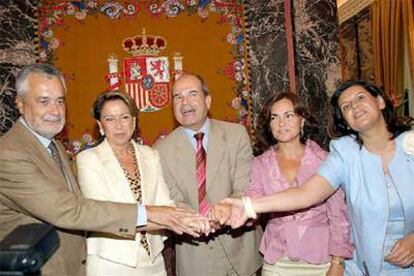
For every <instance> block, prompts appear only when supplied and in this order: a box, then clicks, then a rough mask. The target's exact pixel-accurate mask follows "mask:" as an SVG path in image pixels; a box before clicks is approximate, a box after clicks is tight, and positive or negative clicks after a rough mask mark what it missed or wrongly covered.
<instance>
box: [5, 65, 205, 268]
mask: <svg viewBox="0 0 414 276" xmlns="http://www.w3.org/2000/svg"><path fill="white" fill-rule="evenodd" d="M16 91H17V99H16V104H17V107H18V109H19V111H20V113H21V115H22V116H21V118H20V119H19V121H18V122H17V123H16V124H15V125H14V126H13V127H12V129H11V130H10V131H9V132H8V133H6V134H4V135H3V136H2V137H1V138H0V221H1V224H0V240H2V239H3V238H4V236H5V235H7V234H8V233H10V232H11V231H12V230H13V229H14V228H16V227H17V226H18V225H22V224H28V223H41V222H47V223H50V224H52V225H54V226H56V227H57V230H58V234H59V238H60V243H61V244H60V248H59V249H58V251H57V252H56V253H55V254H54V255H53V256H52V258H51V259H50V260H49V261H48V262H47V263H46V264H45V266H44V267H43V269H42V274H43V275H83V274H84V273H85V272H84V267H85V266H84V265H81V264H82V262H84V261H83V260H84V259H85V239H84V230H87V231H95V232H105V233H109V234H112V235H116V236H119V237H120V238H125V239H128V238H129V239H132V238H134V236H135V233H136V231H137V227H138V230H148V229H159V228H167V229H171V230H173V231H175V232H177V233H179V234H180V233H183V232H187V233H190V234H192V235H195V236H198V234H197V233H196V232H197V231H202V230H208V229H206V228H208V227H207V226H206V225H207V221H206V220H203V219H202V218H201V217H200V216H199V215H195V214H193V213H192V212H190V211H188V210H184V209H179V208H175V207H163V206H143V205H135V204H121V203H111V202H104V201H94V200H87V199H84V198H82V196H81V194H80V191H79V187H78V183H77V181H76V179H75V178H74V176H73V174H72V172H71V170H70V167H69V162H68V159H67V156H66V154H65V151H64V148H63V146H62V145H61V144H60V143H59V142H58V141H55V140H54V139H53V137H54V136H55V135H56V134H58V133H59V132H60V131H61V130H62V128H63V126H64V124H65V94H66V86H65V82H64V79H63V76H62V74H61V73H60V72H59V71H58V70H56V69H55V68H53V67H52V66H50V65H47V64H34V65H29V66H26V67H25V68H23V69H22V70H21V71H20V72H19V74H18V76H17V79H16ZM114 184H115V183H114Z"/></svg>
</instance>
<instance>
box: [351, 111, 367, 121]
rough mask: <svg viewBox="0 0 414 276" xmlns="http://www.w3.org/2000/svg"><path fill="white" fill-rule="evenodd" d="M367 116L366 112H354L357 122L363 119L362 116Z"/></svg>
mask: <svg viewBox="0 0 414 276" xmlns="http://www.w3.org/2000/svg"><path fill="white" fill-rule="evenodd" d="M365 114H366V112H365V111H364V110H360V111H358V112H354V119H355V120H357V119H359V118H361V117H362V116H364V115H365Z"/></svg>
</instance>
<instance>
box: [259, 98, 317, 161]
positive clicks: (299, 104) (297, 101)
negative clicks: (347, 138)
mask: <svg viewBox="0 0 414 276" xmlns="http://www.w3.org/2000/svg"><path fill="white" fill-rule="evenodd" d="M283 99H287V100H289V101H291V102H292V105H293V111H294V112H295V114H297V115H299V116H301V117H302V118H304V119H305V124H304V126H303V135H301V137H300V141H301V143H303V144H304V143H305V142H306V140H307V139H309V138H312V139H316V138H317V134H318V133H319V132H320V130H319V128H318V126H317V124H316V120H315V118H314V117H313V116H312V115H311V114H310V112H309V110H308V108H307V107H306V105H305V103H304V101H303V100H302V99H301V98H300V97H299V96H298V95H297V94H294V93H291V92H284V91H280V92H275V93H273V95H272V96H271V97H270V98H269V99H268V100H267V101H266V102H265V104H264V105H263V109H262V111H261V112H260V114H259V117H258V120H257V121H258V125H257V128H256V144H255V147H254V150H255V155H259V154H261V153H263V152H265V151H266V150H267V149H268V148H270V147H271V146H273V145H276V144H277V140H276V139H275V137H274V136H273V134H272V130H271V128H270V117H271V109H272V106H273V104H274V103H276V102H278V101H280V100H283Z"/></svg>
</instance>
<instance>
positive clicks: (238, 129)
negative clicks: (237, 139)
mask: <svg viewBox="0 0 414 276" xmlns="http://www.w3.org/2000/svg"><path fill="white" fill-rule="evenodd" d="M211 128H214V129H219V130H220V131H222V132H223V133H225V134H228V135H237V134H238V135H240V134H242V133H247V130H246V128H245V126H244V125H241V124H237V123H232V122H226V121H222V120H215V119H212V120H211Z"/></svg>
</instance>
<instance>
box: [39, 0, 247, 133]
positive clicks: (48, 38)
mask: <svg viewBox="0 0 414 276" xmlns="http://www.w3.org/2000/svg"><path fill="white" fill-rule="evenodd" d="M142 12H149V13H150V15H151V16H153V17H154V18H159V17H161V16H165V17H167V18H174V17H176V16H178V15H179V14H181V13H187V14H188V15H193V14H197V15H198V16H199V17H200V19H201V20H202V21H203V20H206V19H207V18H208V16H209V14H210V13H212V12H213V13H218V14H219V15H220V19H219V21H218V22H217V23H218V24H221V25H222V24H230V25H231V32H230V33H228V34H227V36H226V41H227V42H228V43H230V44H231V48H232V52H233V61H232V62H231V63H230V64H228V65H227V66H225V67H224V68H219V69H218V72H220V73H221V74H224V75H226V76H228V77H229V78H230V79H233V80H234V81H235V82H236V87H235V88H234V90H235V94H236V95H235V98H234V99H233V101H232V103H231V106H232V108H233V109H235V110H236V111H237V114H238V118H237V122H238V123H241V124H243V125H245V126H249V119H248V118H249V112H248V110H249V107H248V103H249V102H250V89H249V85H248V79H247V70H246V67H247V66H246V61H245V49H244V44H243V43H244V41H243V40H244V39H245V37H244V33H243V5H242V0H165V1H124V2H118V1H106V2H104V3H103V2H102V1H97V0H89V1H85V0H83V1H64V2H57V1H53V0H43V1H40V3H39V4H38V18H39V38H40V41H39V43H40V45H39V46H40V47H39V49H40V53H39V59H40V61H41V62H48V63H53V61H54V55H53V51H54V50H55V49H57V48H59V47H60V46H62V44H63V42H62V41H61V40H59V39H58V38H57V37H55V36H54V32H53V30H54V29H55V28H59V27H61V28H65V24H64V19H65V17H67V16H73V17H74V18H75V19H77V20H78V21H79V23H81V24H84V23H83V21H84V20H85V18H86V17H87V16H94V15H97V14H102V15H105V16H107V17H109V18H110V19H113V20H116V19H119V18H132V17H134V16H137V15H138V14H140V13H142Z"/></svg>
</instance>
